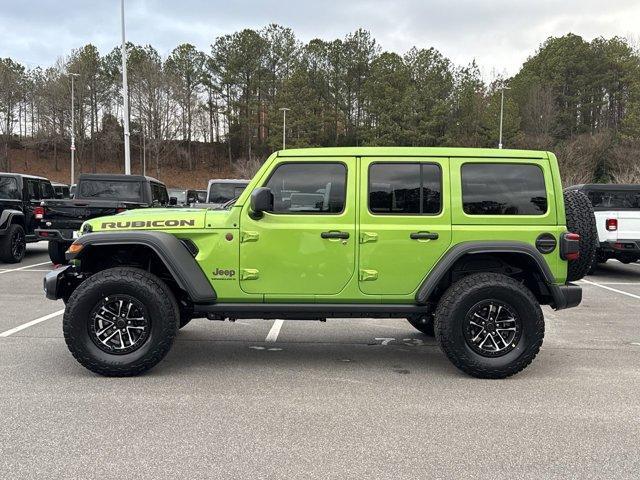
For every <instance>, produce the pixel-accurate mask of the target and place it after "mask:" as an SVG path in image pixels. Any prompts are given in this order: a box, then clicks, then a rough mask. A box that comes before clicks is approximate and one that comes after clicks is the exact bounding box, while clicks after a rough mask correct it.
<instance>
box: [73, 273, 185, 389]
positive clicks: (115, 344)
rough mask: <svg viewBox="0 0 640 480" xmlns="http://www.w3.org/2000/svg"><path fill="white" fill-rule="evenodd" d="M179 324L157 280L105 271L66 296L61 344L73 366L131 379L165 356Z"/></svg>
mask: <svg viewBox="0 0 640 480" xmlns="http://www.w3.org/2000/svg"><path fill="white" fill-rule="evenodd" d="M179 319H180V312H179V309H178V304H177V303H176V300H175V297H174V295H173V293H172V292H171V290H170V289H169V287H167V285H166V284H165V283H164V282H163V281H162V280H160V279H159V278H158V277H156V276H155V275H153V274H151V273H149V272H146V271H144V270H140V269H137V268H130V267H118V268H111V269H108V270H103V271H102V272H99V273H96V274H94V275H92V276H91V277H89V278H88V279H87V280H85V281H84V282H83V283H82V284H80V285H79V286H78V288H76V289H75V291H74V292H73V293H72V294H71V297H70V298H69V301H68V302H67V307H66V310H65V312H64V319H63V330H64V338H65V341H66V343H67V347H68V348H69V351H71V353H72V354H73V356H74V357H75V358H76V360H78V362H80V363H81V364H82V365H83V366H84V367H86V368H87V369H89V370H91V371H92V372H95V373H99V374H100V375H105V376H116V377H124V376H132V375H138V374H140V373H143V372H145V371H147V370H149V369H150V368H152V367H153V366H154V365H156V364H157V363H158V362H159V361H160V360H162V359H163V358H164V356H165V355H166V354H167V353H168V352H169V350H170V349H171V346H172V344H173V340H174V338H175V336H176V333H177V331H178V322H179Z"/></svg>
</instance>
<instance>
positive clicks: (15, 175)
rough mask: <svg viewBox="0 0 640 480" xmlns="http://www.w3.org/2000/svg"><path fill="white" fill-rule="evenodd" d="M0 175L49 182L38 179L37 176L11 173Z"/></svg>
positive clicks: (0, 173)
mask: <svg viewBox="0 0 640 480" xmlns="http://www.w3.org/2000/svg"><path fill="white" fill-rule="evenodd" d="M0 175H4V176H10V177H22V178H34V179H36V180H46V181H49V179H48V178H45V177H38V176H37V175H28V174H26V173H11V172H0Z"/></svg>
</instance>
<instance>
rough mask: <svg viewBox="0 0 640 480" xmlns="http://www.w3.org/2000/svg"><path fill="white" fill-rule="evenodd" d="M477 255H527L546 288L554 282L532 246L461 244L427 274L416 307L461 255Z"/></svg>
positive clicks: (486, 243) (549, 270)
mask: <svg viewBox="0 0 640 480" xmlns="http://www.w3.org/2000/svg"><path fill="white" fill-rule="evenodd" d="M478 253H518V254H524V255H527V256H528V257H530V258H531V259H533V261H534V262H535V263H536V265H537V266H538V268H539V270H540V273H541V274H542V276H543V277H544V280H545V282H546V283H547V286H550V285H553V284H554V283H555V281H556V279H555V277H554V276H553V273H552V272H551V269H550V268H549V265H548V264H547V262H546V260H545V259H544V257H543V256H542V254H541V253H540V252H539V251H538V250H536V248H535V247H534V246H533V245H530V244H528V243H525V242H463V243H459V244H457V245H456V246H455V247H453V248H452V249H450V250H449V251H448V252H447V253H446V254H445V255H444V256H443V257H442V258H441V259H440V260H439V261H438V263H437V264H436V266H435V267H433V269H432V270H431V272H429V275H427V278H425V279H424V280H423V282H422V284H421V285H420V287H419V288H418V291H417V292H416V297H415V299H416V303H417V304H418V305H425V304H426V303H427V301H428V299H429V297H430V295H431V294H432V293H433V290H434V289H435V288H436V286H437V285H438V283H440V280H442V279H443V278H444V276H445V275H446V274H447V273H448V272H449V269H450V268H451V267H452V266H453V264H454V263H455V262H456V261H457V260H459V259H460V258H462V256H463V255H468V254H478ZM552 294H553V292H552ZM554 296H555V295H554Z"/></svg>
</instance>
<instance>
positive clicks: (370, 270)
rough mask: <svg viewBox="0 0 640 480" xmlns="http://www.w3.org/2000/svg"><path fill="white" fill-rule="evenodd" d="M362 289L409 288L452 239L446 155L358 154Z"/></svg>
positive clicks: (394, 291)
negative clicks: (409, 156)
mask: <svg viewBox="0 0 640 480" xmlns="http://www.w3.org/2000/svg"><path fill="white" fill-rule="evenodd" d="M360 178H362V180H361V182H360V183H361V186H360V207H359V208H360V238H359V248H360V262H359V271H358V275H359V285H360V291H362V292H363V293H365V294H368V295H382V296H384V295H408V294H412V292H414V291H415V290H416V289H417V288H418V286H419V285H420V283H421V282H422V280H423V278H424V277H425V276H426V275H427V274H428V272H429V271H430V270H431V269H432V268H433V266H434V265H435V263H436V262H437V261H438V259H439V258H440V257H441V256H442V255H443V254H444V252H445V251H446V250H447V248H448V247H449V244H450V243H451V213H450V205H449V162H448V159H447V158H416V159H401V158H362V160H361V167H360Z"/></svg>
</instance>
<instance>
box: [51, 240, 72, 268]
mask: <svg viewBox="0 0 640 480" xmlns="http://www.w3.org/2000/svg"><path fill="white" fill-rule="evenodd" d="M69 245H70V244H69V243H66V242H52V241H49V246H48V250H49V258H50V259H51V263H53V264H54V265H66V264H67V259H66V257H65V256H64V254H65V252H66V251H67V250H68V248H69Z"/></svg>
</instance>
